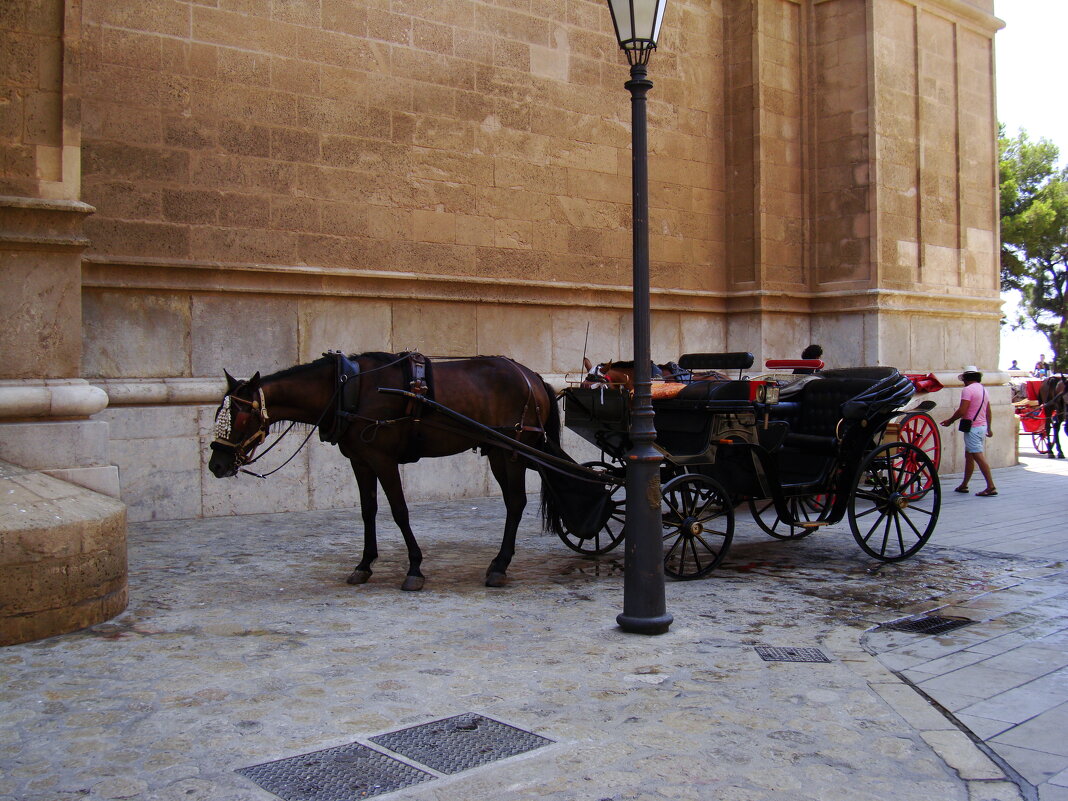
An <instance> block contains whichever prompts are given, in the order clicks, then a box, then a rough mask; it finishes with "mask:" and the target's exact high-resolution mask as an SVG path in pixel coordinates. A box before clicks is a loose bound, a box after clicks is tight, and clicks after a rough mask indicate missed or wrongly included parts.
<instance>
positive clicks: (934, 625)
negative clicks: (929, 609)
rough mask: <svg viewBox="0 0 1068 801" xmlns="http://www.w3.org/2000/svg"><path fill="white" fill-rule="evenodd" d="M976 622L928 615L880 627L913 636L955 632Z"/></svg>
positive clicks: (963, 618) (961, 618) (964, 618)
mask: <svg viewBox="0 0 1068 801" xmlns="http://www.w3.org/2000/svg"><path fill="white" fill-rule="evenodd" d="M974 622H975V621H974V620H970V619H968V618H966V617H941V616H939V615H927V616H925V617H917V618H911V619H909V620H898V621H896V622H894V623H884V624H883V625H882V626H879V628H881V629H885V630H889V631H907V632H910V633H912V634H943V633H945V632H947V631H953V630H954V629H959V628H960V627H961V626H967V625H968V624H969V623H974Z"/></svg>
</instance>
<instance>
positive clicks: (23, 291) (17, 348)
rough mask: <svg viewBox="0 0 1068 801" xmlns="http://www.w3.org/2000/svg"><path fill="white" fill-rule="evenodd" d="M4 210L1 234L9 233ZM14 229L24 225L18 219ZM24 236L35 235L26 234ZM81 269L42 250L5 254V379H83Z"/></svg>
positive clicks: (0, 310)
mask: <svg viewBox="0 0 1068 801" xmlns="http://www.w3.org/2000/svg"><path fill="white" fill-rule="evenodd" d="M3 212H4V209H2V208H0V229H5V228H7V221H6V220H5V218H4V214H3ZM12 224H18V223H17V222H16V221H15V220H12ZM19 234H21V235H27V234H32V232H30V231H25V230H20V231H19ZM80 283H81V278H80V265H79V263H78V259H77V258H69V257H66V256H61V257H59V258H57V257H56V254H54V253H48V252H42V251H26V252H22V251H20V250H18V249H14V250H8V249H5V250H3V251H0V284H2V285H3V287H4V291H3V293H0V318H2V319H3V320H4V325H3V327H2V331H0V352H3V353H4V358H3V364H2V366H0V377H3V378H44V377H69V376H74V375H78V368H79V364H78V362H79V358H80V356H81V308H80V299H79V294H80V293H79V289H80Z"/></svg>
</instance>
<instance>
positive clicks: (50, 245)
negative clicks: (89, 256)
mask: <svg viewBox="0 0 1068 801" xmlns="http://www.w3.org/2000/svg"><path fill="white" fill-rule="evenodd" d="M94 211H96V209H94V208H93V207H92V206H90V205H89V204H88V203H82V202H81V201H78V200H47V199H42V198H34V197H13V196H10V195H0V248H4V249H8V250H52V251H54V250H84V249H85V248H86V247H88V245H89V240H88V239H86V238H85V237H84V236H82V233H81V229H82V222H83V221H84V219H85V217H87V216H88V215H90V214H92V213H93V212H94Z"/></svg>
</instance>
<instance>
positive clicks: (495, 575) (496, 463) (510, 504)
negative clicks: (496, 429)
mask: <svg viewBox="0 0 1068 801" xmlns="http://www.w3.org/2000/svg"><path fill="white" fill-rule="evenodd" d="M489 460H490V470H492V471H493V477H494V478H495V479H497V483H498V484H500V486H501V492H502V493H503V495H504V508H505V511H506V513H507V514H506V517H505V521H504V536H503V537H502V539H501V549H500V551H498V552H497V555H496V556H495V557H494V558H493V561H492V562H490V565H489V567H488V568H487V569H486V586H487V587H503V586H504V585H505V583H506V581H507V578H508V577H507V575H506V574H507V572H508V565H510V564H511V562H512V557H513V556H515V535H516V532H517V531H518V530H519V521H520V520H521V519H522V517H523V510H524V509H525V508H526V506H527V488H526V483H527V482H526V474H527V468H526V467H525V466H524V465H523V463H522V462H520V461H518V460H515V459H513V458H512V457H511V455H510V454H507V453H505V452H504V451H499V450H494V451H491V452H490V454H489Z"/></svg>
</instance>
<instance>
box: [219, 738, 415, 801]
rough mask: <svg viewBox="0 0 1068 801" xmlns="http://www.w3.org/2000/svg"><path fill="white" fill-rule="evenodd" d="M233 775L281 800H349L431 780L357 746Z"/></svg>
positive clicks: (309, 755) (272, 763)
mask: <svg viewBox="0 0 1068 801" xmlns="http://www.w3.org/2000/svg"><path fill="white" fill-rule="evenodd" d="M237 773H240V774H241V775H242V776H245V777H247V778H249V779H251V780H252V781H254V782H256V784H258V785H259V786H260V787H262V788H263V789H264V790H266V791H267V792H269V793H274V794H275V795H276V796H278V797H279V798H283V799H285V801H353V800H354V799H358V798H370V797H371V796H375V795H380V794H382V793H391V792H393V791H394V790H400V789H402V788H404V787H410V786H411V785H413V784H418V783H419V782H425V781H427V780H428V779H433V778H434V776H433V775H432V774H430V773H427V772H425V771H422V770H419V769H418V768H413V767H412V766H411V765H406V764H404V763H403V762H401V761H400V760H399V759H394V758H393V757H391V756H387V755H386V754H380V753H379V752H378V751H375V750H374V749H373V748H368V747H367V746H365V745H360V744H359V743H350V744H349V745H341V746H338V747H336V748H327V749H325V750H323V751H314V752H312V753H310V754H302V755H301V756H295V757H288V758H286V759H279V760H276V761H274V762H265V763H263V764H262V765H253V766H252V767H250V768H240V769H239V770H238V771H237Z"/></svg>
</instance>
